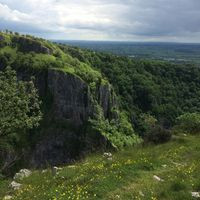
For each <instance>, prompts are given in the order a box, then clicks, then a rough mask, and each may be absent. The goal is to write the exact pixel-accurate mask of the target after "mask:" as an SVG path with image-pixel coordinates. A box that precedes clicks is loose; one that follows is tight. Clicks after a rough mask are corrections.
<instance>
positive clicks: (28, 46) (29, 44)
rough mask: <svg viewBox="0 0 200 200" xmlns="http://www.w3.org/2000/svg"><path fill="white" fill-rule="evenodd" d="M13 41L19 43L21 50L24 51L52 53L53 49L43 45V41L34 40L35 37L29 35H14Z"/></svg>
mask: <svg viewBox="0 0 200 200" xmlns="http://www.w3.org/2000/svg"><path fill="white" fill-rule="evenodd" d="M13 43H14V44H17V45H18V47H19V50H20V51H23V52H35V53H44V54H52V53H53V51H52V49H50V48H47V47H46V46H44V45H42V43H41V42H39V41H37V40H34V39H33V38H28V37H21V36H18V37H13Z"/></svg>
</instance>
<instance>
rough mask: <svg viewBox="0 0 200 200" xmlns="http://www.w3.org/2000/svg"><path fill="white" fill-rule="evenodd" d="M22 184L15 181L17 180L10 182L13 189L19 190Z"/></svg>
mask: <svg viewBox="0 0 200 200" xmlns="http://www.w3.org/2000/svg"><path fill="white" fill-rule="evenodd" d="M21 186H22V184H20V183H17V182H15V181H12V183H11V184H10V187H11V188H12V189H13V190H19V189H20V187H21Z"/></svg>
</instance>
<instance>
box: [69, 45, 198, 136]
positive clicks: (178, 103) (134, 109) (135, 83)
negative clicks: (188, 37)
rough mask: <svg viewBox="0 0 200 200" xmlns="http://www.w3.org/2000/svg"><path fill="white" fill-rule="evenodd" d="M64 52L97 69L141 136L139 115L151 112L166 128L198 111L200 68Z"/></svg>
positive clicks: (70, 48) (72, 50)
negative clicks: (184, 115) (189, 113)
mask: <svg viewBox="0 0 200 200" xmlns="http://www.w3.org/2000/svg"><path fill="white" fill-rule="evenodd" d="M65 52H66V53H68V54H70V55H72V56H74V57H76V58H78V59H79V58H80V57H81V60H83V61H84V62H86V63H89V64H90V65H91V66H93V67H95V68H96V69H98V70H100V71H101V72H102V74H103V75H104V76H105V77H106V78H107V79H108V81H109V82H110V83H111V84H112V85H113V87H114V89H115V92H116V94H117V95H118V96H119V97H120V100H121V107H122V109H124V110H126V111H128V112H129V115H130V116H131V119H132V123H133V124H134V127H135V129H136V131H138V132H139V133H140V134H141V135H142V132H143V130H142V128H141V122H140V120H139V116H140V115H141V114H142V113H150V114H151V115H153V116H155V117H156V119H158V121H159V123H161V124H162V125H163V126H164V127H165V128H170V127H172V126H173V125H174V123H175V120H176V118H177V117H178V116H179V115H180V114H183V113H185V112H189V111H190V112H200V103H199V98H198V97H199V95H200V84H199V77H200V68H199V67H197V66H194V65H192V64H177V63H176V64H172V63H169V62H163V61H152V60H142V59H141V60H137V59H130V58H128V57H122V56H115V55H111V54H107V53H100V52H94V51H90V50H84V49H80V48H74V47H68V48H65Z"/></svg>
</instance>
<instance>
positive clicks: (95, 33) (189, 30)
mask: <svg viewBox="0 0 200 200" xmlns="http://www.w3.org/2000/svg"><path fill="white" fill-rule="evenodd" d="M199 10H200V1H199V0H190V1H188V0H151V1H149V0H142V1H141V0H0V29H5V28H9V29H12V30H16V31H19V32H23V33H30V34H31V33H32V34H36V35H39V36H43V37H47V38H60V39H97V40H98V39H99V40H145V41H146V40H147V41H148V40H149V41H152V40H154V41H156V40H157V41H159V40H165V41H186V42H187V41H192V42H200V12H199Z"/></svg>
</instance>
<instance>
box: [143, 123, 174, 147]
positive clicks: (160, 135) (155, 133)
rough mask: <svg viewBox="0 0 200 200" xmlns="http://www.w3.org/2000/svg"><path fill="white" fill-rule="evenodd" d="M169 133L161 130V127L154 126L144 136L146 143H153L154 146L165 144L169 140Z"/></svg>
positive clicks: (163, 129)
mask: <svg viewBox="0 0 200 200" xmlns="http://www.w3.org/2000/svg"><path fill="white" fill-rule="evenodd" d="M171 136H172V134H171V131H169V130H167V129H165V128H163V127H162V126H161V125H155V126H154V127H152V128H151V129H149V131H148V132H147V134H146V135H145V140H146V141H147V142H153V143H155V144H160V143H165V142H168V141H169V140H170V139H171Z"/></svg>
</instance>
